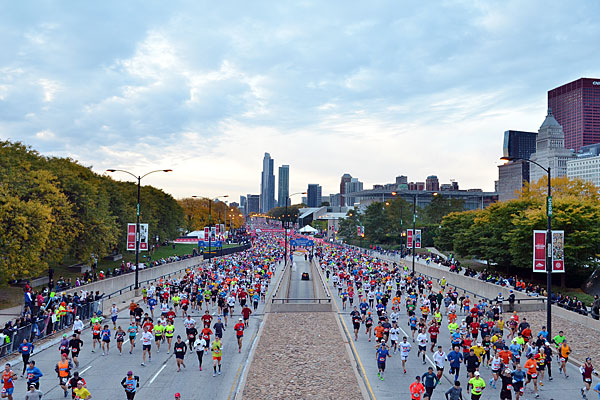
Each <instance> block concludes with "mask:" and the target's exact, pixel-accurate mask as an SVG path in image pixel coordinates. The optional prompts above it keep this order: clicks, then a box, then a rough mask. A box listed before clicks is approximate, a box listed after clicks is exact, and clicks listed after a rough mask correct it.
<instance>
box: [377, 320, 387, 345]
mask: <svg viewBox="0 0 600 400" xmlns="http://www.w3.org/2000/svg"><path fill="white" fill-rule="evenodd" d="M384 330H385V328H384V327H383V325H381V321H379V322H378V323H377V326H376V327H375V341H376V342H381V341H383V332H384Z"/></svg>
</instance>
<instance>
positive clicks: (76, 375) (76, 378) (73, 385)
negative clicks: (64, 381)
mask: <svg viewBox="0 0 600 400" xmlns="http://www.w3.org/2000/svg"><path fill="white" fill-rule="evenodd" d="M79 381H81V382H83V386H84V387H85V385H86V383H85V379H83V378H82V377H80V376H79V372H77V371H75V372H73V377H72V378H71V379H69V383H68V385H67V387H68V388H69V389H71V398H73V399H74V398H75V389H77V382H79Z"/></svg>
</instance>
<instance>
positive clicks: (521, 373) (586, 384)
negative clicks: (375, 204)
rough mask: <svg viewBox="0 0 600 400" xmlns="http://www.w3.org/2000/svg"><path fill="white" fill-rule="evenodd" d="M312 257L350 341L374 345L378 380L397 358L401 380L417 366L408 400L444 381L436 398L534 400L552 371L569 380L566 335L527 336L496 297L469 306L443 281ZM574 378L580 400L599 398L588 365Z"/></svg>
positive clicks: (372, 261)
mask: <svg viewBox="0 0 600 400" xmlns="http://www.w3.org/2000/svg"><path fill="white" fill-rule="evenodd" d="M316 255H317V257H318V259H319V261H320V265H321V268H322V270H323V272H324V274H325V276H326V278H327V280H328V281H330V282H331V284H332V286H333V288H334V292H335V293H334V294H335V295H337V296H339V297H340V300H341V303H342V309H343V310H345V312H348V313H349V314H350V318H351V322H352V328H353V335H354V340H355V341H358V340H366V341H368V342H371V341H372V342H373V354H374V361H375V363H376V364H377V370H378V372H377V378H378V379H380V380H382V381H383V380H384V377H385V373H386V367H387V366H388V363H389V362H388V359H390V358H393V357H395V356H396V355H398V358H399V362H397V363H394V364H393V366H392V368H399V369H400V370H401V371H402V372H403V374H407V367H406V362H407V360H408V359H409V358H416V359H418V360H419V361H420V362H422V364H423V365H424V366H423V373H422V374H419V375H418V376H416V377H415V378H414V382H412V383H411V384H410V386H409V391H410V393H411V399H413V400H420V399H422V398H423V399H431V398H432V396H433V393H434V390H435V389H436V388H437V387H438V386H439V385H440V383H442V379H443V378H445V379H447V380H448V381H449V382H450V383H449V384H448V386H449V387H447V388H445V390H444V391H443V393H440V394H439V395H438V398H443V396H445V398H446V399H449V400H458V399H463V398H465V399H466V398H470V399H472V400H478V399H479V398H480V397H481V396H482V394H483V393H484V391H485V390H488V391H489V390H498V396H499V398H500V399H512V398H513V394H514V398H515V399H517V400H519V399H521V398H524V396H525V393H527V394H532V395H533V396H534V397H536V398H537V397H539V394H538V389H539V387H540V386H544V384H545V383H546V382H547V381H552V380H553V378H554V377H556V373H555V374H554V377H553V374H552V373H553V371H558V372H559V375H560V376H561V377H562V379H569V378H570V377H569V375H568V372H567V367H566V366H567V362H568V358H569V354H570V353H571V347H570V341H569V340H567V338H566V337H565V335H564V333H563V332H562V331H559V332H558V334H557V335H554V336H553V337H549V334H548V331H547V330H546V328H545V327H542V329H541V330H540V331H539V332H535V333H534V332H532V330H531V326H530V324H529V323H528V322H527V320H526V318H524V317H521V316H519V314H518V313H517V312H512V313H506V311H505V310H503V302H504V299H503V296H502V295H501V294H499V295H498V297H497V299H494V300H493V301H487V300H484V299H481V298H479V299H474V298H471V297H470V296H469V295H465V294H459V293H458V292H457V291H456V290H455V288H452V287H450V286H448V285H447V284H446V282H445V280H444V279H441V280H440V281H439V282H437V281H436V282H432V281H431V280H429V279H427V278H426V277H424V276H420V275H416V276H413V275H411V273H410V272H409V269H408V267H407V266H406V265H404V264H397V263H392V262H386V261H384V260H380V259H377V258H373V257H371V256H369V255H367V254H364V253H362V252H359V251H357V250H355V249H351V248H347V247H342V246H333V245H321V246H320V247H318V248H317V250H316ZM401 321H402V322H401ZM444 335H445V336H446V337H447V338H448V340H444V342H445V343H449V344H447V345H446V346H443V345H441V340H440V338H442V337H443V336H444ZM428 363H429V364H430V365H429V366H425V365H426V364H428ZM580 372H581V377H582V378H581V379H582V385H581V388H580V395H581V396H582V397H583V398H586V397H587V394H588V393H589V392H590V391H591V390H593V391H595V392H596V393H599V395H600V384H598V385H595V386H593V385H592V375H597V372H596V370H595V369H594V366H593V364H592V360H591V358H589V357H588V358H586V360H585V363H584V365H583V366H582V367H581V368H580ZM444 373H447V375H446V376H445V377H444ZM546 379H547V381H546ZM393 384H397V382H395V383H393ZM546 384H547V383H546ZM497 385H498V386H497Z"/></svg>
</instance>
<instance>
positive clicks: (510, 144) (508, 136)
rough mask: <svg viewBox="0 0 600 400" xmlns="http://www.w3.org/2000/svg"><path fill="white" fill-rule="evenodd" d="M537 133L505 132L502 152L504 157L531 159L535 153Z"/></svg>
mask: <svg viewBox="0 0 600 400" xmlns="http://www.w3.org/2000/svg"><path fill="white" fill-rule="evenodd" d="M536 139H537V132H523V131H512V130H509V131H505V132H504V144H503V146H502V150H503V153H504V157H518V158H529V157H531V155H532V154H533V153H535V141H536Z"/></svg>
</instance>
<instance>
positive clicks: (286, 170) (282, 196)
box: [277, 165, 290, 207]
mask: <svg viewBox="0 0 600 400" xmlns="http://www.w3.org/2000/svg"><path fill="white" fill-rule="evenodd" d="M289 197H290V166H289V165H282V166H281V167H279V187H278V188H277V205H278V206H279V207H285V204H286V202H287V200H288V198H289Z"/></svg>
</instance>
